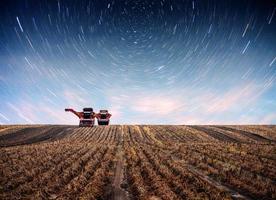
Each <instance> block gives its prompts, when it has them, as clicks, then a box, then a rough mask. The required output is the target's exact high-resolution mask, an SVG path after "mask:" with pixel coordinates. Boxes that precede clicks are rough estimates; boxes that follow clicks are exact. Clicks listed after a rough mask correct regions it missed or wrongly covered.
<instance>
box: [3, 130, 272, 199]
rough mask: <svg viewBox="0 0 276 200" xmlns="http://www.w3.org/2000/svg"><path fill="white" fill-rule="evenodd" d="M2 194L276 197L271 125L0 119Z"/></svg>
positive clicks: (35, 196)
mask: <svg viewBox="0 0 276 200" xmlns="http://www.w3.org/2000/svg"><path fill="white" fill-rule="evenodd" d="M0 199H59V200H61V199H114V200H118V199H120V200H131V199H143V200H148V199H149V200H159V199H162V200H170V199H172V200H173V199H218V200H221V199H276V126H257V125H256V126H255V125H252V126H184V125H183V126H170V125H162V126H157V125H156V126H154V125H111V126H95V127H92V128H85V127H84V128H79V127H76V126H61V125H10V126H4V125H1V126H0Z"/></svg>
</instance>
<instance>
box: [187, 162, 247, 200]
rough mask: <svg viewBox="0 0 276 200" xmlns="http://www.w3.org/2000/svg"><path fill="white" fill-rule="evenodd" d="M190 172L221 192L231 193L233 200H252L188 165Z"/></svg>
mask: <svg viewBox="0 0 276 200" xmlns="http://www.w3.org/2000/svg"><path fill="white" fill-rule="evenodd" d="M187 168H188V170H189V171H190V172H192V173H193V174H194V175H195V176H197V177H199V178H201V179H202V180H204V181H206V182H208V183H210V184H212V185H213V186H215V187H216V188H219V189H221V190H224V191H226V192H229V193H230V195H231V196H232V198H233V199H245V200H251V198H250V197H248V196H246V195H243V194H240V193H239V192H237V191H235V190H234V189H231V188H229V187H227V186H225V185H222V184H221V183H218V182H217V181H215V180H213V179H211V178H210V177H208V176H206V175H204V174H202V173H201V172H199V171H198V170H197V169H196V168H194V167H193V166H190V165H188V166H187Z"/></svg>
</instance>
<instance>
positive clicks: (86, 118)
mask: <svg viewBox="0 0 276 200" xmlns="http://www.w3.org/2000/svg"><path fill="white" fill-rule="evenodd" d="M82 113H83V117H82V118H81V119H80V123H79V126H80V127H87V126H88V127H91V126H94V122H95V120H94V112H93V108H84V109H83V112H82Z"/></svg>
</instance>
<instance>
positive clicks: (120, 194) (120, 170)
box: [112, 126, 129, 200]
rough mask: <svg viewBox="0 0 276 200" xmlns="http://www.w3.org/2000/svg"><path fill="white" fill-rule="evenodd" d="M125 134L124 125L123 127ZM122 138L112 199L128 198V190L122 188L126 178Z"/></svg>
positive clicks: (122, 199)
mask: <svg viewBox="0 0 276 200" xmlns="http://www.w3.org/2000/svg"><path fill="white" fill-rule="evenodd" d="M121 130H122V136H123V134H124V133H123V126H122V127H121ZM122 138H123V137H122ZM122 138H121V141H120V144H119V147H118V152H117V164H116V170H115V177H114V181H113V184H112V199H113V200H128V199H129V198H128V195H127V192H126V191H125V190H124V189H123V188H121V184H122V182H123V179H124V153H123V150H122V146H121V145H122Z"/></svg>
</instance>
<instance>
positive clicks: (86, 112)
mask: <svg viewBox="0 0 276 200" xmlns="http://www.w3.org/2000/svg"><path fill="white" fill-rule="evenodd" d="M91 115H93V108H84V109H83V118H84V119H90V118H91Z"/></svg>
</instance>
